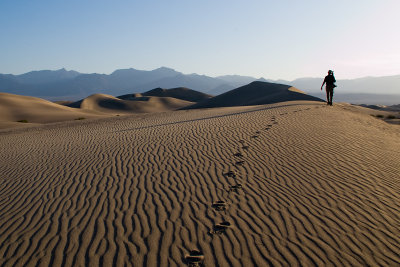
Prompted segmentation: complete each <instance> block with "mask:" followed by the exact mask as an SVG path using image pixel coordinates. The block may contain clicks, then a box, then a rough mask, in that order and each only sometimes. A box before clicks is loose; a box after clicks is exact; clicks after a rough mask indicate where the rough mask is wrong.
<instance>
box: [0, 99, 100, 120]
mask: <svg viewBox="0 0 400 267" xmlns="http://www.w3.org/2000/svg"><path fill="white" fill-rule="evenodd" d="M79 117H85V118H95V117H101V114H100V113H98V112H91V111H85V110H76V109H73V108H70V107H66V106H62V105H59V104H56V103H53V102H50V101H47V100H44V99H41V98H36V97H31V96H20V95H14V94H8V93H0V122H4V123H6V122H7V123H6V124H4V125H6V126H13V125H17V124H19V125H21V124H20V123H15V122H16V121H19V120H27V121H28V122H29V123H49V122H58V121H65V120H73V119H76V118H79ZM4 125H3V126H4ZM0 127H1V126H0Z"/></svg>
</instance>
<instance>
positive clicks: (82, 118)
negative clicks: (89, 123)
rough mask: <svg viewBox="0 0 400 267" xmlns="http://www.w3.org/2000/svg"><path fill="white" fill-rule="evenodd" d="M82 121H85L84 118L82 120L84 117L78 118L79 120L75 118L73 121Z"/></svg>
mask: <svg viewBox="0 0 400 267" xmlns="http://www.w3.org/2000/svg"><path fill="white" fill-rule="evenodd" d="M84 119H86V118H84V117H79V118H77V119H75V120H76V121H80V120H84Z"/></svg>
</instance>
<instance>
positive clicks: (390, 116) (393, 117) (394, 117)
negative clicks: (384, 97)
mask: <svg viewBox="0 0 400 267" xmlns="http://www.w3.org/2000/svg"><path fill="white" fill-rule="evenodd" d="M386 119H389V120H393V119H396V116H394V115H388V116H387V117H386Z"/></svg>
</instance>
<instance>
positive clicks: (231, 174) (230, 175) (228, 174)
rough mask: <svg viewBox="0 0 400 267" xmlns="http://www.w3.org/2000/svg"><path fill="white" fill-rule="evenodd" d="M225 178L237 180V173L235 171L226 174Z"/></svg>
mask: <svg viewBox="0 0 400 267" xmlns="http://www.w3.org/2000/svg"><path fill="white" fill-rule="evenodd" d="M224 175H225V176H228V177H231V178H235V177H236V173H235V172H234V171H228V172H226V173H224Z"/></svg>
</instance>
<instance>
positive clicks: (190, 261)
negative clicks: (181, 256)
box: [185, 250, 204, 267]
mask: <svg viewBox="0 0 400 267" xmlns="http://www.w3.org/2000/svg"><path fill="white" fill-rule="evenodd" d="M185 260H186V263H187V265H188V266H190V267H199V266H202V265H203V261H204V255H203V253H201V252H200V251H198V250H192V251H190V254H189V255H187V256H186V257H185Z"/></svg>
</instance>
